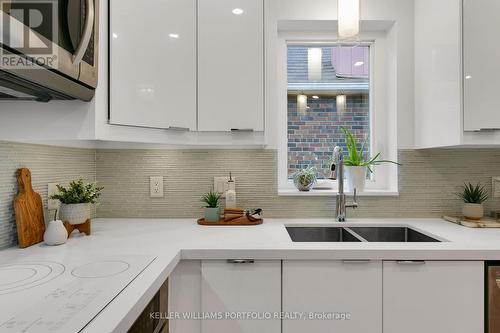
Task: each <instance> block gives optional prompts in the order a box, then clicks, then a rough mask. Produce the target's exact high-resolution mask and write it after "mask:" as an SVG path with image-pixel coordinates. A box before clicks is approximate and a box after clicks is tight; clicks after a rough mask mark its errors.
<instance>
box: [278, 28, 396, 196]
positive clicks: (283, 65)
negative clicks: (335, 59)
mask: <svg viewBox="0 0 500 333" xmlns="http://www.w3.org/2000/svg"><path fill="white" fill-rule="evenodd" d="M278 37H279V38H278V41H279V45H278V64H279V70H278V75H277V84H278V85H279V87H280V89H279V90H278V91H279V96H278V98H279V104H278V105H279V106H278V113H279V117H278V119H279V121H280V122H281V124H285V126H278V131H279V133H278V136H279V139H278V194H279V195H281V196H334V195H335V194H336V193H337V188H338V185H337V181H332V180H325V181H323V182H326V183H328V185H329V186H328V187H331V189H328V190H326V189H321V190H314V189H313V190H311V191H309V192H299V191H298V190H297V189H296V188H295V186H294V185H293V181H292V180H289V179H288V126H287V124H288V105H287V104H288V103H287V93H288V89H287V88H288V83H287V46H288V45H289V44H298V43H304V44H309V43H311V44H313V43H318V44H335V43H337V44H339V43H338V42H337V40H336V36H334V35H328V34H321V33H314V34H313V33H311V32H305V33H301V32H280V33H279V36H278ZM360 43H364V44H366V43H369V45H370V97H369V98H370V102H369V104H370V152H371V153H372V154H373V153H374V152H379V151H380V152H381V153H382V157H383V158H384V159H390V160H393V161H397V156H398V155H397V135H396V133H397V118H396V110H395V108H396V106H395V105H396V102H395V101H396V99H397V98H396V94H397V89H396V86H397V85H396V84H394V81H396V80H397V76H396V75H395V72H396V73H397V71H396V70H395V69H394V68H395V64H393V63H392V62H394V61H393V59H392V58H391V56H390V54H391V48H390V46H391V45H390V42H389V38H388V37H387V34H386V33H385V32H374V33H369V34H368V33H367V34H363V35H361V36H360ZM343 44H346V43H343ZM390 82H392V83H393V84H392V85H391V84H390ZM391 101H392V102H391ZM332 149H333V147H332ZM344 153H345V152H344ZM398 194H399V193H398V169H397V166H396V165H393V164H383V165H380V166H376V167H375V174H374V176H373V177H372V179H371V180H367V183H366V189H365V191H363V192H360V193H358V195H360V196H397V195H398Z"/></svg>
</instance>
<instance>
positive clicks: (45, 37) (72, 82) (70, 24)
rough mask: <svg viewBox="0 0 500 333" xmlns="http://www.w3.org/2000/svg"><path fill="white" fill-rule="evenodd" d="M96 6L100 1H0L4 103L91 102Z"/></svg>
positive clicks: (95, 61) (0, 76)
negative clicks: (22, 100) (54, 100)
mask: <svg viewBox="0 0 500 333" xmlns="http://www.w3.org/2000/svg"><path fill="white" fill-rule="evenodd" d="M98 8H99V2H98V0H7V1H5V0H0V14H1V16H0V32H1V33H0V46H1V47H0V99H29V100H37V101H50V100H52V99H80V100H83V101H90V100H91V99H92V98H93V96H94V91H95V88H96V87H97V76H98V75H97V70H98V28H99V27H98V22H99V15H98V14H99V11H98Z"/></svg>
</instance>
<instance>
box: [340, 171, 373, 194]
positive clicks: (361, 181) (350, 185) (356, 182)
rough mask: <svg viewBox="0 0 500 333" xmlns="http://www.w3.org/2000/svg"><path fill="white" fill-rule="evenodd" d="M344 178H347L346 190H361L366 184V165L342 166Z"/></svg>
mask: <svg viewBox="0 0 500 333" xmlns="http://www.w3.org/2000/svg"><path fill="white" fill-rule="evenodd" d="M344 170H345V175H346V180H347V184H346V185H347V187H346V189H347V191H350V192H352V191H354V189H356V191H357V192H358V193H359V192H363V191H364V190H365V185H366V172H367V171H368V170H367V167H365V166H344Z"/></svg>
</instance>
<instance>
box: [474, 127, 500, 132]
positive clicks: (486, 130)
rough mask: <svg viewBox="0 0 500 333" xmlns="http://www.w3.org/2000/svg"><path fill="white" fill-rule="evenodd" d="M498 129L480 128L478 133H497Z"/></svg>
mask: <svg viewBox="0 0 500 333" xmlns="http://www.w3.org/2000/svg"><path fill="white" fill-rule="evenodd" d="M499 129H500V128H494V127H491V128H480V129H479V131H480V132H491V131H498V130H499Z"/></svg>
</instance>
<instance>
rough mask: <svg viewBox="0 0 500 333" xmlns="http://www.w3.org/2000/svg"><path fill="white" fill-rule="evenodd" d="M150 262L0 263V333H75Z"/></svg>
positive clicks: (139, 258) (142, 258)
mask: <svg viewBox="0 0 500 333" xmlns="http://www.w3.org/2000/svg"><path fill="white" fill-rule="evenodd" d="M154 259H155V257H150V256H135V255H130V256H109V257H88V256H82V257H81V258H71V259H70V260H68V261H62V262H55V261H48V260H44V259H42V258H41V259H40V260H38V259H33V258H30V260H29V261H28V260H27V261H15V262H6V263H1V262H0V332H2V333H4V332H5V333H10V332H23V333H46V332H47V333H48V332H51V333H54V332H60V333H72V332H75V333H76V332H80V331H81V330H82V329H83V328H84V327H85V326H86V325H87V324H88V323H89V322H90V321H91V320H92V319H93V318H94V317H95V316H96V315H97V314H99V312H100V311H101V310H102V309H104V307H106V305H107V304H108V303H109V302H111V301H112V300H113V299H114V298H115V297H116V296H117V295H118V294H119V293H120V292H121V291H122V290H123V289H124V288H125V287H126V286H127V285H128V284H129V283H130V282H132V280H134V279H135V278H136V277H137V275H138V274H140V273H141V272H142V271H143V270H144V269H145V268H146V267H147V266H148V265H149V264H150V263H151V262H152V261H153V260H154Z"/></svg>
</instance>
